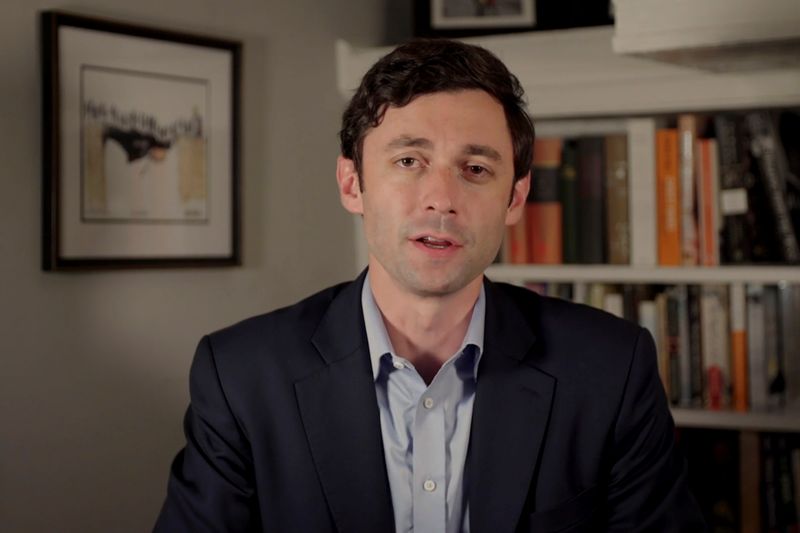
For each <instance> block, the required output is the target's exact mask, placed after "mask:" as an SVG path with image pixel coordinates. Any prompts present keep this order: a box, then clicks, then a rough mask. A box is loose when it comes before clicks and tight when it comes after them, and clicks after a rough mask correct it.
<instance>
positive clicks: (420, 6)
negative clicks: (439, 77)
mask: <svg viewBox="0 0 800 533" xmlns="http://www.w3.org/2000/svg"><path fill="white" fill-rule="evenodd" d="M611 7H612V4H611V2H610V0H414V35H415V36H417V37H451V38H453V37H454V38H458V37H470V36H477V35H488V34H498V33H516V32H523V31H547V30H558V29H565V28H580V27H586V26H602V25H608V24H613V23H614V19H613V16H612V9H611Z"/></svg>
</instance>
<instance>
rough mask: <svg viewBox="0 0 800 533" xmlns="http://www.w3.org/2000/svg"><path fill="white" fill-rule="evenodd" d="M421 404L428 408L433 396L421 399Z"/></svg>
mask: <svg viewBox="0 0 800 533" xmlns="http://www.w3.org/2000/svg"><path fill="white" fill-rule="evenodd" d="M422 405H423V406H424V407H425V409H430V408H431V407H433V398H425V399H424V400H422Z"/></svg>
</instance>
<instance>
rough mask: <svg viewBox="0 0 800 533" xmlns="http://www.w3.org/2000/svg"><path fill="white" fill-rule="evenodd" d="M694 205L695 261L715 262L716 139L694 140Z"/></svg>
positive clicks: (717, 171)
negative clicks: (697, 234)
mask: <svg viewBox="0 0 800 533" xmlns="http://www.w3.org/2000/svg"><path fill="white" fill-rule="evenodd" d="M696 151H697V172H696V173H697V207H698V221H699V223H698V226H699V232H698V233H699V264H701V265H703V266H717V265H719V231H720V225H721V224H720V214H719V213H720V208H719V168H718V160H717V141H716V140H714V139H699V140H698V141H697V150H696Z"/></svg>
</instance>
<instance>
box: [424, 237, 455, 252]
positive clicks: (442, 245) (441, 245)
mask: <svg viewBox="0 0 800 533" xmlns="http://www.w3.org/2000/svg"><path fill="white" fill-rule="evenodd" d="M417 242H420V243H422V244H424V245H425V246H427V247H428V248H433V249H434V250H445V249H447V248H449V247H451V246H453V243H452V242H450V241H447V240H443V239H434V238H433V237H429V236H427V235H426V236H425V237H420V238H419V239H417Z"/></svg>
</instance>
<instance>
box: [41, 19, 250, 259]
mask: <svg viewBox="0 0 800 533" xmlns="http://www.w3.org/2000/svg"><path fill="white" fill-rule="evenodd" d="M41 23H42V28H41V30H42V31H41V37H42V78H43V85H44V87H43V91H42V94H43V110H42V111H43V112H42V117H43V128H42V140H43V171H44V190H43V204H44V205H43V215H44V216H43V228H42V229H43V267H44V269H45V270H64V269H87V268H125V267H172V266H205V265H208V266H213V265H236V264H240V224H241V222H240V213H239V153H238V146H239V83H240V81H239V78H240V61H241V59H240V57H241V44H240V43H238V42H234V41H229V40H223V39H217V38H212V37H204V36H198V35H189V34H185V33H178V32H174V31H167V30H159V29H154V28H148V27H143V26H135V25H131V24H125V23H120V22H111V21H105V20H99V19H95V18H88V17H83V16H77V15H73V14H67V13H63V12H56V11H48V12H44V13H42V15H41Z"/></svg>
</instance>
